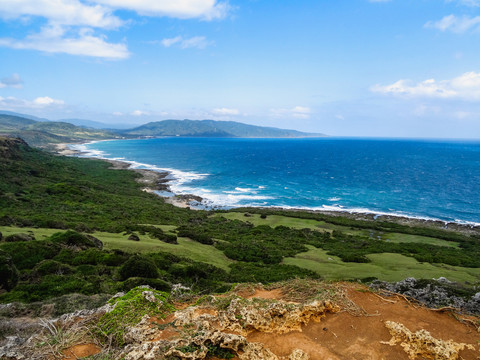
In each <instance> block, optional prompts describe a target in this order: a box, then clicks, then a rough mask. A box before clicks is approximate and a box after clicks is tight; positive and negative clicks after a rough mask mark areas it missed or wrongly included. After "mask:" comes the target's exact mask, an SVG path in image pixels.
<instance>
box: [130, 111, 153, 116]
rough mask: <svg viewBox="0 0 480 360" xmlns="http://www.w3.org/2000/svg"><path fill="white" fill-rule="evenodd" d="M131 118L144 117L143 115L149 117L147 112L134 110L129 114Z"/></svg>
mask: <svg viewBox="0 0 480 360" xmlns="http://www.w3.org/2000/svg"><path fill="white" fill-rule="evenodd" d="M130 115H132V116H144V115H150V113H149V112H147V111H142V110H135V111H132V112H131V113H130Z"/></svg>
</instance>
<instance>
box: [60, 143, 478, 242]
mask: <svg viewBox="0 0 480 360" xmlns="http://www.w3.org/2000/svg"><path fill="white" fill-rule="evenodd" d="M112 140H113V139H112ZM86 143H92V142H90V141H89V142H84V143H79V144H86ZM79 144H55V148H56V151H55V153H56V154H58V155H62V156H76V157H78V156H82V157H86V158H91V159H97V160H103V161H106V162H108V163H110V164H111V165H112V166H111V169H116V170H130V171H134V172H136V173H138V174H140V175H141V177H140V178H138V179H137V182H138V183H140V184H142V185H143V186H144V188H143V189H142V190H143V191H146V192H149V193H154V194H155V195H157V196H158V197H160V198H162V199H163V200H164V201H165V202H166V203H168V204H171V205H173V206H176V207H180V208H189V209H191V210H225V208H223V209H222V208H221V207H219V206H215V205H213V206H206V205H203V204H202V200H203V199H202V198H201V197H200V196H198V195H194V194H175V193H173V192H172V191H171V189H170V187H169V185H168V183H169V182H170V181H171V180H172V179H171V178H169V176H170V173H169V172H168V171H156V170H151V169H136V168H133V167H132V163H129V162H127V161H121V160H114V159H108V158H101V157H92V156H88V155H89V153H87V152H82V151H80V150H76V149H72V148H71V147H70V145H79ZM248 208H260V209H270V210H274V211H292V212H308V213H312V214H315V213H318V214H324V215H328V216H336V217H346V218H349V219H354V220H363V221H372V222H373V221H384V222H392V223H397V224H400V225H409V226H420V227H430V228H436V229H442V230H450V231H456V232H461V233H464V234H468V235H480V224H474V223H462V222H453V221H444V220H440V219H426V218H420V217H413V216H412V217H409V216H402V215H395V214H386V213H376V212H357V211H349V210H347V209H345V210H341V209H339V210H330V209H325V210H321V209H315V210H314V209H302V208H284V207H276V206H270V207H246V206H240V207H236V209H245V211H246V212H248Z"/></svg>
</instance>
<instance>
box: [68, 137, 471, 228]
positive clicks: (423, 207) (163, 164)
mask: <svg viewBox="0 0 480 360" xmlns="http://www.w3.org/2000/svg"><path fill="white" fill-rule="evenodd" d="M74 148H76V149H77V150H80V151H85V152H86V155H85V156H89V157H100V158H109V159H117V160H122V161H127V162H130V163H131V164H132V167H137V168H147V169H152V170H157V171H164V170H167V171H169V172H170V175H169V177H170V178H171V179H172V180H171V182H170V188H171V191H172V193H175V194H195V195H199V196H201V197H202V198H203V199H204V200H203V203H202V204H201V205H200V206H202V207H217V208H231V207H240V206H265V207H284V208H299V209H312V210H335V211H351V212H365V213H376V214H392V215H399V216H407V217H415V218H425V219H437V220H442V221H454V222H460V223H475V224H478V223H480V142H479V141H445V140H392V139H350V138H315V139H310V138H309V139H238V138H233V139H232V138H183V137H168V138H155V139H141V140H113V141H100V142H93V143H89V144H83V145H74ZM162 195H167V196H168V195H171V194H162Z"/></svg>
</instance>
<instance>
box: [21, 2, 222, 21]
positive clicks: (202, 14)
mask: <svg viewBox="0 0 480 360" xmlns="http://www.w3.org/2000/svg"><path fill="white" fill-rule="evenodd" d="M12 1H13V0H12ZM95 2H96V3H98V4H103V5H107V6H110V7H113V8H117V9H126V10H132V11H135V12H137V13H138V14H140V15H144V16H168V17H174V18H179V19H192V18H201V19H205V20H212V19H216V18H223V17H225V16H226V14H227V12H228V10H229V6H228V4H227V3H226V2H218V1H217V0H95Z"/></svg>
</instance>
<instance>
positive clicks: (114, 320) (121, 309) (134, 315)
mask: <svg viewBox="0 0 480 360" xmlns="http://www.w3.org/2000/svg"><path fill="white" fill-rule="evenodd" d="M109 304H110V305H113V306H114V309H113V310H112V311H110V312H108V313H106V314H104V315H103V316H102V317H101V318H100V319H99V321H98V323H97V327H96V331H95V333H96V335H97V336H98V337H99V338H100V340H101V341H106V340H111V341H113V342H115V343H116V344H118V345H119V346H122V345H123V344H124V338H123V335H124V332H125V329H126V327H127V326H132V325H135V324H137V323H138V322H139V321H140V320H141V319H142V317H143V316H145V315H149V316H156V317H158V318H160V319H163V318H165V317H166V316H167V315H168V314H170V313H171V312H174V311H175V308H174V307H173V305H171V304H170V302H169V295H168V294H167V293H164V292H161V291H158V290H155V289H151V288H149V287H143V286H139V287H136V288H133V289H132V290H130V291H129V292H128V293H127V294H125V295H123V296H121V297H119V298H114V299H111V300H110V301H109Z"/></svg>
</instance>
